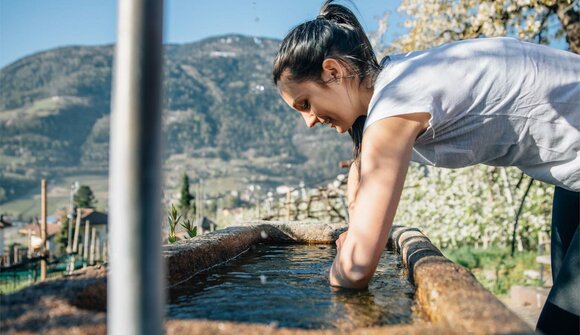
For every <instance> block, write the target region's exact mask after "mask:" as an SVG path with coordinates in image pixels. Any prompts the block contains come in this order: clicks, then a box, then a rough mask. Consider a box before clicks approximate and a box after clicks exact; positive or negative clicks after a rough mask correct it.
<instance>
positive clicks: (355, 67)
mask: <svg viewBox="0 0 580 335" xmlns="http://www.w3.org/2000/svg"><path fill="white" fill-rule="evenodd" d="M326 58H333V59H336V60H337V61H339V62H341V63H342V64H343V65H344V66H345V67H346V68H347V69H348V70H349V71H350V72H351V73H352V74H354V75H356V76H357V77H358V78H359V80H360V81H359V85H362V84H363V83H367V82H369V81H370V82H374V78H375V76H376V74H377V73H378V72H379V69H380V66H379V63H378V62H377V59H376V57H375V53H374V51H373V48H372V46H371V43H370V41H369V39H368V37H367V35H366V34H365V32H364V29H363V28H362V26H361V24H360V23H359V21H358V20H357V18H356V16H355V15H354V14H353V12H352V11H351V10H350V9H348V8H346V7H344V6H342V5H339V4H336V3H335V1H334V0H326V1H324V3H323V4H322V7H321V8H320V13H319V15H318V16H317V17H316V18H315V19H314V20H310V21H306V22H304V23H302V24H300V25H298V26H296V27H294V28H293V29H292V30H291V31H290V32H289V33H288V35H287V36H286V37H285V38H284V40H283V41H282V44H281V45H280V49H279V51H278V54H277V55H276V58H275V59H274V66H273V71H272V75H273V80H274V85H278V81H279V80H280V79H281V77H282V75H283V73H284V72H285V71H288V76H289V77H288V80H291V81H294V82H304V81H307V80H311V81H314V82H318V83H320V84H324V81H322V79H321V74H322V62H323V61H324V60H325V59H326ZM369 79H370V80H369ZM365 119H366V116H361V117H359V118H358V119H357V120H356V121H355V123H354V124H353V125H352V127H351V128H350V129H349V130H348V133H349V134H350V136H351V138H352V141H353V158H354V161H355V162H357V165H358V166H359V169H360V164H359V160H360V149H361V144H362V133H363V126H364V121H365Z"/></svg>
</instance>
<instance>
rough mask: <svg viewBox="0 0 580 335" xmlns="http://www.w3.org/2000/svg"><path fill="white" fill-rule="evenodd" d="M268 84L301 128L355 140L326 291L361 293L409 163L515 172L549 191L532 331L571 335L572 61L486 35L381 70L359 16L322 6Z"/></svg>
mask: <svg viewBox="0 0 580 335" xmlns="http://www.w3.org/2000/svg"><path fill="white" fill-rule="evenodd" d="M273 77H274V83H275V84H276V85H277V87H278V89H279V91H280V95H281V96H282V98H283V99H284V101H285V102H286V103H287V104H288V105H289V106H290V107H292V108H293V109H295V110H297V111H298V112H299V113H300V114H301V115H302V117H303V118H304V121H305V122H306V125H307V126H308V127H313V126H314V125H316V124H317V123H322V124H328V125H330V127H333V128H336V131H337V132H339V133H344V132H347V131H348V132H349V133H350V135H351V137H352V139H353V142H354V150H353V152H354V164H353V165H352V166H351V169H350V173H349V180H348V195H349V208H350V210H351V211H352V212H351V216H350V217H351V222H350V223H349V229H348V233H345V234H343V235H341V236H340V238H339V240H338V241H337V246H338V247H339V249H338V252H337V257H336V259H335V261H334V264H333V266H332V268H331V270H330V283H331V285H334V286H341V287H348V288H364V287H366V285H367V284H368V282H369V280H370V278H371V277H372V276H373V274H374V271H375V269H376V266H377V263H378V261H379V257H380V255H381V253H382V251H383V248H384V246H385V244H386V240H387V238H388V236H389V232H390V229H391V225H392V222H393V218H394V216H395V211H396V209H397V205H398V202H399V198H400V196H401V192H402V189H403V184H404V181H405V175H406V172H407V168H408V165H409V161H410V160H411V159H412V160H413V161H417V162H420V163H423V164H429V165H433V166H441V167H447V168H459V167H465V166H469V165H474V164H478V163H483V164H488V165H495V166H517V167H519V168H520V169H521V170H522V171H524V172H525V173H527V174H528V175H530V176H532V177H533V178H535V179H537V180H541V181H544V182H548V183H551V184H554V185H556V192H555V196H554V209H553V211H554V213H553V223H552V226H553V228H552V229H553V233H552V249H553V263H552V265H553V275H554V287H553V289H552V290H551V293H550V296H549V297H548V302H547V303H546V306H545V308H544V310H543V313H542V315H541V317H540V321H539V323H538V328H539V329H540V330H542V331H545V332H548V333H550V332H555V331H560V330H561V329H564V330H567V331H574V330H575V333H578V330H577V329H578V320H579V319H578V315H579V314H580V298H579V296H578V294H580V276H579V275H578V273H579V269H578V268H579V260H578V258H579V254H580V251H579V250H580V249H579V247H578V239H579V237H578V222H579V219H578V213H579V200H578V199H579V197H578V194H579V193H578V192H579V191H580V154H579V151H580V57H579V56H577V55H574V54H572V53H568V52H565V51H560V50H555V49H551V48H547V47H544V46H539V45H534V44H530V43H524V42H520V41H518V40H515V39H511V38H493V39H477V40H466V41H461V42H455V43H451V44H447V45H443V46H440V47H438V48H434V49H431V50H426V51H422V52H415V53H409V54H406V55H398V56H394V57H392V58H387V59H385V60H383V62H382V64H379V63H378V62H377V60H376V58H375V56H374V52H373V50H372V47H371V45H370V43H369V40H368V38H367V37H366V35H365V33H364V31H363V29H362V27H361V26H360V24H359V22H358V21H357V19H356V17H355V16H354V14H353V13H352V12H351V11H350V10H348V9H347V8H345V7H343V6H340V5H337V4H334V3H333V1H332V0H329V1H326V2H325V3H324V4H323V5H322V8H321V11H320V15H319V16H318V17H317V18H316V19H314V20H311V21H307V22H305V23H303V24H300V25H298V26H297V27H295V28H294V29H293V30H292V31H290V33H289V34H288V35H287V36H286V38H285V39H284V40H283V42H282V45H281V46H280V50H279V52H278V54H277V56H276V59H275V61H274V69H273ZM363 133H364V137H363ZM556 320H557V322H555V321H556Z"/></svg>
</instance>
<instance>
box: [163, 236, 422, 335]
mask: <svg viewBox="0 0 580 335" xmlns="http://www.w3.org/2000/svg"><path fill="white" fill-rule="evenodd" d="M335 255H336V249H335V248H334V247H333V246H330V245H298V244H293V245H278V246H273V245H257V246H255V247H253V248H252V249H251V250H250V251H248V252H247V253H246V254H244V255H243V256H241V257H239V258H238V259H236V260H234V261H231V262H229V263H227V264H225V265H223V266H219V267H216V268H213V269H211V271H209V272H207V273H203V274H200V275H198V276H196V277H194V278H192V279H191V280H190V281H188V282H186V283H184V284H182V285H180V286H178V287H175V288H173V289H171V291H170V303H169V305H168V309H167V317H168V318H173V319H208V320H223V321H237V322H251V323H265V324H275V325H277V326H279V327H292V328H305V329H334V328H340V329H349V328H354V327H370V326H377V325H384V324H396V323H410V322H412V313H411V306H412V304H413V294H414V288H413V286H412V285H411V284H410V283H409V282H408V281H407V280H406V277H405V276H403V274H402V270H401V266H400V263H399V260H398V257H397V256H395V255H393V254H392V253H390V252H388V251H385V252H384V253H383V256H382V258H381V262H380V264H379V266H378V268H377V272H376V274H375V276H374V278H373V280H372V281H371V282H370V284H369V288H368V290H364V291H348V290H337V289H335V288H332V287H330V286H329V283H328V269H329V268H330V266H331V264H332V261H333V259H334V257H335Z"/></svg>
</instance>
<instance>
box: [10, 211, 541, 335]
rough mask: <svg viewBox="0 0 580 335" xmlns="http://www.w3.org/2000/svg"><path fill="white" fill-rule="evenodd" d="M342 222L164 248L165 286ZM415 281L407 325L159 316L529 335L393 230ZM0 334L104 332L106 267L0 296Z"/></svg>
mask: <svg viewBox="0 0 580 335" xmlns="http://www.w3.org/2000/svg"><path fill="white" fill-rule="evenodd" d="M345 230H346V227H345V226H344V225H336V224H314V223H301V222H271V221H255V222H249V223H246V224H244V225H241V226H236V227H230V228H226V229H223V230H219V231H216V232H213V233H210V234H206V235H202V236H198V237H195V238H193V239H190V240H186V241H180V242H177V243H175V244H172V245H166V246H164V248H163V256H164V258H165V261H166V263H167V269H168V270H167V280H168V286H170V287H175V286H178V285H180V284H181V283H184V282H187V281H190V280H192V279H193V280H195V278H197V276H199V275H200V274H204V273H211V272H212V271H214V269H218V268H219V266H220V265H221V264H224V263H230V262H236V259H237V258H238V257H243V254H244V253H245V252H246V251H247V250H248V249H250V248H252V247H253V246H255V245H257V244H285V243H293V244H327V245H328V244H333V243H334V241H335V240H336V238H337V237H338V235H340V233H342V232H343V231H345ZM387 249H391V250H393V251H394V252H395V253H396V254H397V255H398V257H400V262H401V263H402V265H403V266H404V271H405V274H406V275H407V277H408V280H409V281H410V282H411V283H412V284H413V285H414V288H415V294H414V305H415V306H414V309H413V313H415V314H417V317H414V318H413V320H417V321H413V322H411V323H405V324H391V325H384V326H375V327H361V328H354V329H352V328H349V329H347V330H345V329H340V328H338V329H323V330H310V329H308V330H307V329H299V328H285V327H278V326H277V325H272V324H257V323H244V322H232V321H227V320H207V319H204V320H201V319H176V318H166V321H165V329H166V333H167V334H236V335H242V334H313V335H314V334H343V333H348V334H531V333H533V331H532V329H530V328H529V327H528V326H527V325H526V323H525V322H524V321H522V320H520V319H519V318H518V317H517V316H516V315H515V314H514V313H512V312H511V311H510V310H508V309H507V307H505V306H504V305H503V304H502V303H501V302H500V301H499V300H497V299H496V298H495V297H494V296H493V295H492V294H491V293H490V292H489V291H487V290H486V289H485V288H483V286H482V285H481V284H480V283H479V282H478V281H477V280H476V279H475V277H474V276H473V275H472V274H471V273H470V272H469V271H467V270H466V269H464V268H462V267H461V266H459V265H456V264H454V263H453V262H451V261H449V260H448V259H446V258H445V257H444V256H443V255H442V254H441V252H440V251H439V250H438V249H437V248H436V247H435V246H433V244H431V242H430V241H429V239H428V238H427V237H425V236H424V235H423V234H422V233H421V232H420V231H419V230H417V229H414V228H405V227H394V228H393V229H392V233H391V236H390V238H389V242H388V245H387ZM0 321H1V322H0V333H2V334H32V333H42V334H105V333H106V269H105V268H104V267H100V268H89V269H85V270H83V271H78V272H77V273H75V274H74V275H72V276H69V277H67V278H63V279H57V280H49V281H47V282H44V283H40V284H37V285H34V286H31V287H28V288H26V289H24V290H21V291H19V292H17V293H15V294H12V295H7V296H0Z"/></svg>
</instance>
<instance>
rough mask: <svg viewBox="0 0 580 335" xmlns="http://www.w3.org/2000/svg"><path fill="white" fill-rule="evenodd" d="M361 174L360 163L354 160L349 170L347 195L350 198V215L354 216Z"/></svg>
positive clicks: (350, 216)
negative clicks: (359, 172)
mask: <svg viewBox="0 0 580 335" xmlns="http://www.w3.org/2000/svg"><path fill="white" fill-rule="evenodd" d="M359 179H360V178H359V174H358V165H357V163H356V162H352V164H351V165H350V170H349V172H348V182H347V184H346V197H347V200H348V217H349V218H352V215H353V210H354V203H355V200H356V194H357V192H358V185H359Z"/></svg>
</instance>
